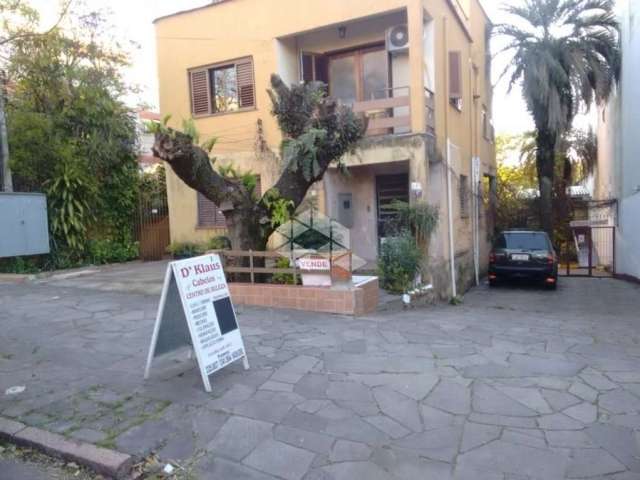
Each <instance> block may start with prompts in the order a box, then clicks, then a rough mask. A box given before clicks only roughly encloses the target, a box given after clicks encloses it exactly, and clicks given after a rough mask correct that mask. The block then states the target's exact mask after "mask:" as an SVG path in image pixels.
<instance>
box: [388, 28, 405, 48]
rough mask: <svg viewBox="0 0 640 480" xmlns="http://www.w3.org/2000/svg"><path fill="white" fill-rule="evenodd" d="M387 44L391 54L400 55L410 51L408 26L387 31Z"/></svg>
mask: <svg viewBox="0 0 640 480" xmlns="http://www.w3.org/2000/svg"><path fill="white" fill-rule="evenodd" d="M386 43H387V51H388V52H389V53H400V52H406V51H407V50H409V29H408V28H407V25H396V26H395V27H391V28H389V29H387V32H386Z"/></svg>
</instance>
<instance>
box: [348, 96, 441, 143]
mask: <svg viewBox="0 0 640 480" xmlns="http://www.w3.org/2000/svg"><path fill="white" fill-rule="evenodd" d="M409 93H410V89H409V87H392V88H387V89H384V90H379V91H376V92H374V93H373V94H372V97H373V98H371V99H369V100H365V101H362V102H356V103H354V104H353V111H354V112H356V113H362V114H364V116H365V117H366V118H367V119H368V121H369V124H368V128H367V133H366V134H367V136H373V135H387V134H393V133H409V132H410V131H411V106H410V105H411V98H410V95H409ZM424 94H425V114H426V122H427V133H429V134H431V135H435V132H436V112H435V94H434V93H433V92H432V91H431V90H429V89H428V88H425V89H424Z"/></svg>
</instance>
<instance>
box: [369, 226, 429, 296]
mask: <svg viewBox="0 0 640 480" xmlns="http://www.w3.org/2000/svg"><path fill="white" fill-rule="evenodd" d="M422 258H423V254H422V250H421V249H420V248H419V247H418V246H417V245H416V242H415V239H414V238H413V236H411V235H409V234H406V233H405V234H404V235H400V236H397V237H389V238H387V239H385V241H384V243H383V244H382V245H381V246H380V255H379V256H378V275H379V276H380V284H381V286H382V288H384V289H385V290H387V291H389V292H392V293H404V292H406V291H407V290H409V289H410V287H411V286H412V285H413V281H414V279H415V277H416V275H417V274H418V272H419V271H420V264H421V262H422Z"/></svg>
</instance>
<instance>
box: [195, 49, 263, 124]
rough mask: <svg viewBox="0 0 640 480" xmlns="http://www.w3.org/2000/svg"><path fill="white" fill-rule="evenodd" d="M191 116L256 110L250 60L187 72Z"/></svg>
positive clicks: (209, 66) (235, 61) (243, 59)
mask: <svg viewBox="0 0 640 480" xmlns="http://www.w3.org/2000/svg"><path fill="white" fill-rule="evenodd" d="M189 88H190V93H191V95H190V96H191V113H192V114H193V116H194V117H195V116H202V115H212V114H215V113H227V112H235V111H238V110H241V109H247V108H253V107H255V104H256V101H255V81H254V74H253V60H252V59H251V58H242V59H239V60H234V61H229V62H224V63H219V64H215V65H208V66H206V67H201V68H196V69H192V70H189Z"/></svg>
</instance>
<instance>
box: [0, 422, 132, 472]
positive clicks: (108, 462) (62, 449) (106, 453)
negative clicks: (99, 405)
mask: <svg viewBox="0 0 640 480" xmlns="http://www.w3.org/2000/svg"><path fill="white" fill-rule="evenodd" d="M0 439H4V440H7V441H9V442H12V443H15V444H17V445H23V446H27V447H31V448H35V449H36V450H40V451H42V452H44V453H46V454H47V455H51V456H54V457H59V458H63V459H65V460H70V461H73V462H75V463H77V464H78V465H82V466H85V467H89V468H90V469H92V470H94V471H96V472H97V473H99V474H101V475H104V476H107V477H111V478H115V479H118V480H121V479H124V478H126V477H127V474H128V473H129V470H130V469H131V466H132V465H133V457H131V456H130V455H126V454H124V453H120V452H116V451H114V450H108V449H106V448H100V447H96V446H95V445H92V444H90V443H85V442H79V441H76V440H69V439H68V438H65V437H63V436H62V435H58V434H55V433H50V432H47V431H45V430H41V429H39V428H34V427H28V426H27V425H25V424H23V423H20V422H16V421H14V420H9V419H8V418H4V417H0Z"/></svg>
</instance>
